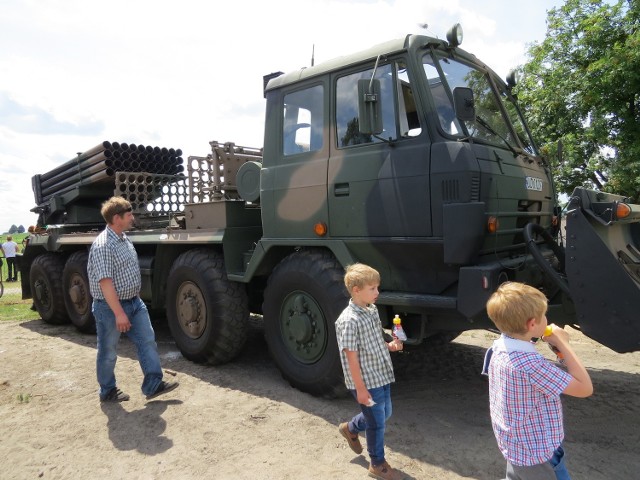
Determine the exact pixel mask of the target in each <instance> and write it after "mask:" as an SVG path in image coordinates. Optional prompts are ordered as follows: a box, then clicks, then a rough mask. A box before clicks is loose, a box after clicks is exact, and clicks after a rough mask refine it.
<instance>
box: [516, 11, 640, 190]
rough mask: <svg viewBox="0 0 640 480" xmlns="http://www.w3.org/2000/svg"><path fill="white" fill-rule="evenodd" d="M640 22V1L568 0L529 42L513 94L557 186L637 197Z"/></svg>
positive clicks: (639, 173)
mask: <svg viewBox="0 0 640 480" xmlns="http://www.w3.org/2000/svg"><path fill="white" fill-rule="evenodd" d="M639 27H640V0H618V1H617V2H613V1H609V2H607V1H603V0H566V2H565V4H564V5H563V6H562V7H559V8H554V9H552V10H550V11H549V12H548V16H547V34H546V38H545V40H544V41H543V42H542V43H534V44H533V45H531V46H530V48H529V51H528V59H529V60H528V62H527V63H526V64H525V65H524V66H523V67H521V74H522V75H521V77H522V81H521V82H520V84H519V85H518V86H517V87H516V90H515V92H516V93H517V94H518V98H519V99H520V104H521V106H522V108H523V110H524V114H525V116H526V117H527V120H528V121H529V123H530V126H531V128H532V130H533V133H534V136H535V138H536V139H537V140H538V144H539V145H540V146H541V150H542V153H543V154H544V155H546V156H547V158H549V160H550V162H551V164H552V166H553V171H554V174H555V179H556V183H557V186H558V190H559V191H560V192H563V193H567V194H569V193H571V192H572V191H573V188H574V187H576V186H586V187H590V188H596V189H598V190H603V191H608V192H611V193H618V194H621V195H626V196H629V197H631V198H633V199H634V200H635V201H638V198H639V197H640V29H639ZM559 142H562V146H563V148H562V155H558V144H559Z"/></svg>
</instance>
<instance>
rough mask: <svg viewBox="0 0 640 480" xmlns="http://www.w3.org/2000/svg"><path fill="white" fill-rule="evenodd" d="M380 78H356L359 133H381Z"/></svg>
mask: <svg viewBox="0 0 640 480" xmlns="http://www.w3.org/2000/svg"><path fill="white" fill-rule="evenodd" d="M380 90H381V89H380V80H379V79H376V78H373V79H371V80H366V79H363V80H358V126H359V129H360V133H364V134H370V135H371V134H372V135H378V134H380V133H382V104H381V102H380Z"/></svg>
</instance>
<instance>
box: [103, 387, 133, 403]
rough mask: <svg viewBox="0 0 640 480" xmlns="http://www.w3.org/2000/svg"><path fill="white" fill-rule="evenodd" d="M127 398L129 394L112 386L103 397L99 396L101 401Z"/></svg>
mask: <svg viewBox="0 0 640 480" xmlns="http://www.w3.org/2000/svg"><path fill="white" fill-rule="evenodd" d="M127 400H129V395H127V394H126V393H124V392H123V391H122V390H120V389H119V388H117V387H113V388H112V389H111V390H109V392H108V393H107V394H106V395H105V396H104V397H100V401H101V402H126V401H127Z"/></svg>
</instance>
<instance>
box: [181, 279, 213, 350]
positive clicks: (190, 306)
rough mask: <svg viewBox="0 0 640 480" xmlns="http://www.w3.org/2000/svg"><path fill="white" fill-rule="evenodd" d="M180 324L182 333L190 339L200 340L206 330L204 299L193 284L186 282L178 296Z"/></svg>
mask: <svg viewBox="0 0 640 480" xmlns="http://www.w3.org/2000/svg"><path fill="white" fill-rule="evenodd" d="M176 307H177V308H176V310H177V314H178V322H179V324H180V328H182V331H183V332H184V333H185V334H186V335H187V336H188V337H190V338H194V339H195V338H199V337H200V336H201V335H202V333H203V332H204V329H205V328H206V326H207V324H206V316H205V315H203V311H204V310H205V308H206V306H205V302H204V297H203V296H202V292H201V291H200V289H199V288H198V286H197V285H196V284H195V283H193V282H184V283H183V284H182V285H181V286H180V288H179V289H178V294H177V295H176Z"/></svg>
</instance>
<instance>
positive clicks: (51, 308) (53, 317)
mask: <svg viewBox="0 0 640 480" xmlns="http://www.w3.org/2000/svg"><path fill="white" fill-rule="evenodd" d="M63 268H64V260H63V258H62V256H61V255H58V254H55V253H45V254H42V255H39V256H37V257H36V258H35V260H34V261H33V263H32V264H31V270H30V273H29V281H30V282H31V293H32V294H33V304H34V305H35V307H36V310H37V311H38V314H39V315H40V318H42V320H44V321H45V322H47V323H50V324H53V325H61V324H63V323H68V322H69V317H68V316H67V309H66V308H65V306H64V292H63V289H62V269H63Z"/></svg>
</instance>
